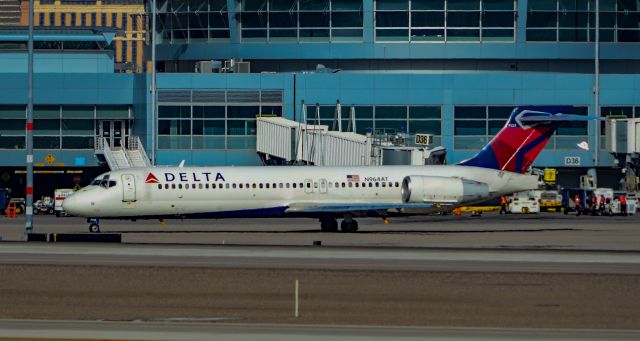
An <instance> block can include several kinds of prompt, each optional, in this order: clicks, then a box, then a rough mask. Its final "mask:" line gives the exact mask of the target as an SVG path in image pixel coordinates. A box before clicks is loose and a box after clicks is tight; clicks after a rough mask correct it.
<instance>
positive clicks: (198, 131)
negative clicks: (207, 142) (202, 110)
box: [191, 120, 204, 135]
mask: <svg viewBox="0 0 640 341" xmlns="http://www.w3.org/2000/svg"><path fill="white" fill-rule="evenodd" d="M203 128H204V121H202V120H193V121H191V134H192V135H202V131H203Z"/></svg>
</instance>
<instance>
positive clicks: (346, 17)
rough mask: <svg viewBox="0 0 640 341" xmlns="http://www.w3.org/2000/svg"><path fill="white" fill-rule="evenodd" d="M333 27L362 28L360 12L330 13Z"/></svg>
mask: <svg viewBox="0 0 640 341" xmlns="http://www.w3.org/2000/svg"><path fill="white" fill-rule="evenodd" d="M331 25H332V26H333V27H362V12H333V13H331Z"/></svg>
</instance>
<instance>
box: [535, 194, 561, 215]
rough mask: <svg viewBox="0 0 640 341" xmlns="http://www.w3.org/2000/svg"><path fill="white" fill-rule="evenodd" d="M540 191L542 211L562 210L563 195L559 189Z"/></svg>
mask: <svg viewBox="0 0 640 341" xmlns="http://www.w3.org/2000/svg"><path fill="white" fill-rule="evenodd" d="M538 192H540V201H539V202H540V211H541V212H560V211H561V210H562V195H561V194H560V193H559V192H558V191H555V190H554V191H552V190H539V191H538Z"/></svg>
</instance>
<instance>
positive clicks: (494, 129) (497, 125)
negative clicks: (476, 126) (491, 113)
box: [488, 120, 505, 135]
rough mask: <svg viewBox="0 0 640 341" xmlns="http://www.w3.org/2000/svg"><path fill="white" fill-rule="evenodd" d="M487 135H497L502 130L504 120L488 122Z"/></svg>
mask: <svg viewBox="0 0 640 341" xmlns="http://www.w3.org/2000/svg"><path fill="white" fill-rule="evenodd" d="M488 123H489V135H495V134H497V133H498V132H499V131H500V130H502V128H503V127H504V125H505V122H504V120H489V121H488Z"/></svg>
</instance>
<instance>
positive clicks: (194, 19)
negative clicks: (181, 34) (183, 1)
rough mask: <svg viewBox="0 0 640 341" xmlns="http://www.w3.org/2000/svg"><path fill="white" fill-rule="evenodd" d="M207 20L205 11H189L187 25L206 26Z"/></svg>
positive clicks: (194, 26)
mask: <svg viewBox="0 0 640 341" xmlns="http://www.w3.org/2000/svg"><path fill="white" fill-rule="evenodd" d="M207 26H208V20H207V14H206V13H190V14H189V27H190V28H207Z"/></svg>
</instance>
